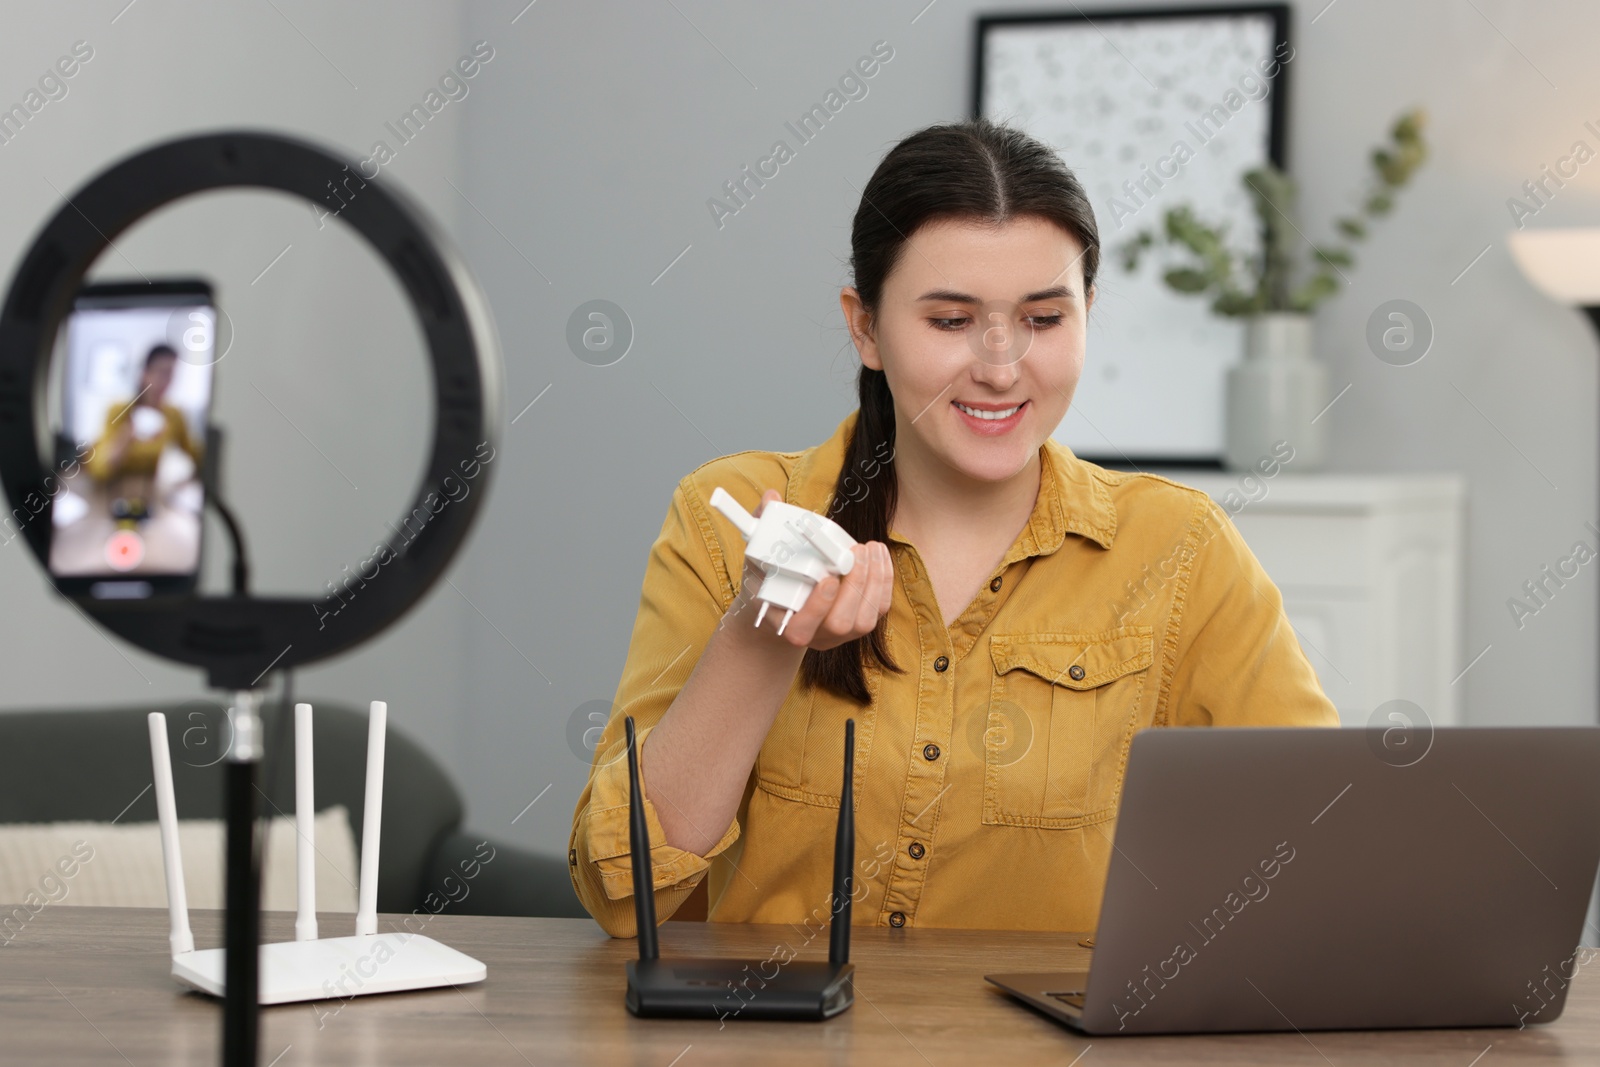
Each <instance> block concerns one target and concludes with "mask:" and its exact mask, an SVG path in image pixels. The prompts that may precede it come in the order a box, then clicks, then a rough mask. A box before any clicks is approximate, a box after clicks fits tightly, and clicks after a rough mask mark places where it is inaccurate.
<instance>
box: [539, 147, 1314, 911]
mask: <svg viewBox="0 0 1600 1067" xmlns="http://www.w3.org/2000/svg"><path fill="white" fill-rule="evenodd" d="M851 247H852V253H853V254H852V261H851V262H852V268H853V272H854V278H855V284H854V285H853V286H847V287H846V288H844V290H843V291H842V292H841V294H840V304H841V306H842V307H843V310H844V317H845V321H846V323H847V324H848V326H849V328H850V332H851V336H852V337H853V338H854V340H855V344H856V350H857V352H858V353H859V355H860V358H861V371H860V375H859V380H858V387H859V393H860V407H859V409H858V411H856V412H853V413H852V414H851V415H850V416H849V417H847V418H846V419H845V420H844V421H843V422H842V423H841V424H840V425H839V427H838V429H837V431H836V432H835V433H834V435H833V436H832V437H831V438H830V439H829V440H827V441H826V442H824V443H823V444H821V445H819V446H817V447H815V448H812V449H809V450H807V451H805V452H800V453H772V452H741V453H739V454H737V455H733V456H726V457H723V458H721V459H717V460H713V461H711V462H710V463H707V464H705V465H704V466H702V467H700V468H699V469H698V470H696V471H694V472H693V473H692V474H690V475H689V476H688V477H686V478H684V479H683V481H681V482H680V483H679V484H678V487H677V489H676V491H675V492H674V494H673V498H672V505H671V508H670V509H669V511H668V514H667V518H666V522H665V524H664V525H663V527H662V530H661V534H660V537H659V538H658V539H657V541H656V543H655V545H654V547H653V548H652V550H651V555H650V561H649V564H648V567H647V570H646V573H645V579H644V588H643V594H642V597H641V600H640V606H639V614H638V618H637V620H636V622H635V624H634V630H633V639H632V644H631V646H630V648H629V651H628V660H627V664H626V666H625V667H624V669H623V675H622V681H621V685H620V686H619V688H618V690H617V697H616V701H615V705H614V710H613V715H612V719H611V721H610V723H608V725H607V727H606V730H605V731H604V734H603V736H602V739H601V743H600V745H599V746H598V747H597V749H596V752H595V766H594V768H593V771H592V773H591V775H590V780H589V784H588V786H587V787H586V788H585V790H584V792H583V794H582V796H581V797H580V798H579V801H578V807H577V812H576V815H575V818H574V823H573V831H572V841H571V850H570V851H569V853H568V860H569V863H570V865H571V868H572V876H573V883H574V885H575V887H576V889H577V891H578V895H579V897H580V898H581V899H582V900H583V902H584V904H585V906H587V907H588V909H589V911H590V912H591V913H592V914H593V915H594V916H595V918H596V919H597V920H598V921H599V922H600V924H601V925H602V926H603V927H604V928H605V929H606V930H607V931H609V932H610V933H612V934H613V935H617V936H628V935H631V934H633V933H634V929H635V927H634V913H633V901H632V899H631V894H632V881H631V866H630V863H629V857H628V826H627V817H626V816H627V802H628V785H627V760H626V758H625V757H626V753H625V751H624V749H623V741H622V727H621V720H622V718H623V717H624V716H628V715H631V716H633V717H634V719H635V721H636V723H637V725H638V727H639V738H640V746H641V747H640V766H641V771H642V775H643V794H644V798H645V811H646V815H647V818H648V822H649V826H650V833H651V842H652V844H653V849H652V854H651V862H652V867H653V875H654V884H655V887H656V888H655V893H656V914H657V916H658V917H660V918H663V919H664V918H666V917H667V916H670V915H671V914H672V913H673V911H674V909H676V908H677V907H678V906H679V905H680V904H681V903H682V902H683V901H684V899H685V898H686V897H687V896H688V895H689V894H690V892H691V891H693V889H694V888H695V887H696V885H698V883H699V882H700V881H701V880H702V878H709V881H710V885H709V898H708V899H709V917H710V918H711V919H714V920H721V921H729V922H774V923H796V922H804V923H807V929H813V927H817V928H820V926H821V925H823V922H824V921H825V919H826V916H827V915H828V914H829V905H830V895H829V893H830V888H829V877H830V873H831V856H832V846H831V841H832V835H833V831H834V825H835V820H836V817H837V811H838V803H839V799H838V798H839V793H840V768H841V756H842V752H843V738H844V722H845V720H846V719H849V718H854V719H855V720H856V723H857V726H856V758H855V773H856V781H855V783H854V785H855V796H856V814H857V823H856V828H857V838H856V840H857V856H858V867H857V870H856V872H855V878H856V882H855V885H854V889H853V896H854V899H855V905H854V908H853V918H854V921H855V922H856V923H865V924H876V925H889V926H895V927H901V926H916V925H923V926H957V927H988V928H1018V929H1057V930H1089V929H1093V928H1094V925H1095V921H1096V918H1097V916H1098V914H1099V907H1100V894H1101V889H1102V885H1103V882H1104V879H1105V872H1106V867H1107V863H1108V859H1109V856H1110V851H1111V838H1112V831H1113V828H1114V820H1115V818H1116V813H1117V799H1118V795H1119V792H1120V789H1121V784H1122V773H1123V768H1124V766H1125V764H1126V760H1127V753H1128V745H1129V742H1130V739H1131V738H1132V735H1133V733H1134V732H1135V731H1137V730H1139V729H1142V728H1145V727H1150V726H1168V725H1288V724H1308V725H1309V724H1319V725H1334V724H1336V723H1337V721H1338V716H1337V714H1336V712H1335V710H1334V708H1333V706H1332V704H1331V703H1330V702H1329V701H1328V699H1327V697H1326V696H1325V695H1324V694H1323V693H1322V690H1321V689H1320V687H1319V686H1318V684H1317V679H1316V676H1315V674H1314V673H1313V672H1312V669H1311V667H1310V665H1309V664H1308V663H1307V662H1306V659H1305V656H1304V655H1303V654H1302V653H1301V651H1300V647H1299V644H1298V643H1297V641H1296V639H1295V635H1294V632H1293V630H1292V629H1291V628H1290V626H1289V623H1288V620H1287V619H1286V618H1285V616H1284V614H1283V608H1282V598H1281V596H1280V595H1279V593H1278V590H1277V589H1276V588H1275V587H1274V586H1273V584H1272V582H1271V581H1270V580H1269V579H1268V578H1267V576H1266V574H1265V573H1264V572H1263V570H1262V569H1261V567H1260V565H1259V564H1258V563H1257V561H1256V559H1255V557H1254V556H1253V555H1252V554H1251V553H1250V551H1249V549H1248V548H1247V547H1246V546H1245V544H1244V542H1243V541H1242V540H1241V539H1240V537H1239V534H1238V533H1237V531H1236V530H1235V529H1234V527H1233V526H1232V524H1231V523H1230V522H1229V520H1228V518H1227V516H1226V515H1225V514H1224V513H1223V512H1222V511H1221V509H1220V508H1218V507H1217V506H1216V505H1215V504H1213V503H1212V502H1211V501H1210V499H1209V498H1208V497H1206V496H1205V494H1203V493H1201V492H1199V491H1198V490H1195V489H1190V488H1187V487H1184V486H1181V485H1178V484H1177V483H1174V482H1170V481H1167V480H1166V479H1163V478H1159V477H1156V476H1154V475H1149V474H1137V473H1117V472H1112V471H1107V470H1104V469H1102V468H1100V467H1097V466H1095V465H1093V464H1090V463H1087V462H1084V461H1082V460H1080V459H1078V458H1077V457H1076V456H1074V455H1073V454H1072V453H1071V451H1069V450H1068V449H1067V448H1065V447H1063V446H1062V445H1060V444H1058V443H1057V442H1055V441H1053V440H1052V439H1051V437H1050V435H1051V432H1052V431H1054V430H1055V428H1056V426H1057V425H1058V424H1059V423H1060V421H1061V419H1062V417H1063V416H1064V415H1065V414H1066V411H1067V407H1068V405H1069V404H1070V403H1071V401H1072V394H1073V391H1074V389H1075V388H1076V386H1077V383H1078V379H1079V376H1080V374H1081V373H1082V369H1083V357H1084V333H1085V325H1086V323H1087V319H1088V314H1089V308H1090V306H1091V305H1092V303H1093V301H1094V282H1095V275H1096V271H1097V269H1098V267H1099V262H1100V242H1099V235H1098V232H1097V230H1096V227H1095V221H1094V215H1093V212H1092V211H1091V209H1090V207H1089V203H1088V200H1087V198H1086V197H1085V195H1084V192H1083V189H1082V187H1081V186H1080V185H1079V183H1078V181H1077V180H1076V179H1075V178H1074V177H1073V175H1072V173H1071V172H1070V171H1069V170H1068V169H1067V168H1066V167H1065V166H1064V165H1062V163H1061V162H1060V160H1059V159H1058V158H1057V157H1056V155H1055V153H1054V152H1053V151H1052V150H1050V149H1049V148H1047V147H1046V146H1044V145H1042V144H1040V143H1039V142H1037V141H1035V140H1033V139H1032V138H1029V137H1027V136H1026V135H1024V134H1022V133H1019V132H1017V131H1015V130H1010V129H1007V128H1004V127H1000V126H995V125H992V124H989V123H985V122H972V123H960V124H955V125H945V126H934V127H931V128H929V129H926V130H923V131H921V132H919V133H916V134H913V135H912V136H910V137H908V138H906V139H905V140H904V141H902V142H901V143H900V144H899V145H897V146H896V147H895V148H894V149H893V150H891V151H890V152H889V154H888V155H887V156H886V157H885V158H884V160H883V162H882V163H881V164H880V165H879V166H878V169H877V171H876V172H875V173H874V174H873V176H872V179H871V180H870V181H869V182H868V183H867V186H866V189H865V190H864V192H863V194H862V197H861V204H860V207H859V208H858V210H857V212H856V215H855V223H854V228H853V231H852V234H851ZM1291 444H1292V443H1291ZM718 486H721V487H723V488H725V489H726V490H728V492H730V493H732V494H733V495H734V497H735V498H737V499H738V500H739V501H740V502H741V503H742V504H743V505H744V506H745V507H746V508H748V509H751V510H754V509H755V508H756V507H757V506H758V504H763V503H764V502H765V501H767V500H774V499H783V500H786V501H788V502H789V503H792V504H797V505H799V506H801V507H805V508H809V509H812V510H814V511H819V512H822V513H824V514H828V515H831V516H832V517H833V518H834V520H835V521H836V522H838V523H839V524H840V525H841V526H843V527H844V528H845V529H846V530H847V531H849V533H850V534H851V535H852V536H853V537H854V538H855V539H856V540H857V541H858V542H860V544H859V546H858V547H857V548H856V549H855V550H854V551H855V554H856V564H855V566H854V567H853V568H852V570H851V571H850V574H849V575H848V576H846V577H845V578H843V579H842V580H840V579H834V578H829V579H826V580H824V581H823V582H821V583H819V584H818V585H817V586H816V588H815V589H814V590H813V592H812V594H811V596H810V599H809V600H808V601H807V602H806V604H805V606H804V608H803V609H802V610H801V611H799V612H798V613H796V614H795V616H794V617H793V618H792V619H791V620H789V622H788V624H787V626H786V627H785V628H784V631H783V633H782V635H781V636H780V635H779V634H778V633H777V628H778V625H779V623H780V620H781V616H782V613H780V612H769V613H768V614H767V617H766V619H765V620H764V621H763V623H762V624H761V625H759V626H757V625H754V619H755V617H756V614H757V609H756V608H755V607H754V606H752V605H751V604H750V600H751V595H752V594H753V592H754V590H755V589H756V588H757V587H758V586H759V583H760V580H761V578H762V574H761V572H760V571H759V569H757V568H755V567H754V565H751V566H748V567H741V560H742V546H743V541H742V540H741V538H740V535H739V533H738V531H737V530H736V529H735V528H734V527H733V525H732V524H731V523H729V522H728V521H726V520H725V519H724V518H723V517H722V516H720V515H718V514H716V513H713V512H712V511H711V510H710V509H709V508H708V507H707V504H706V501H707V499H708V498H709V497H710V495H711V492H712V490H713V489H715V488H716V487H718ZM735 576H741V577H742V593H741V590H740V589H739V588H736V585H735ZM736 594H738V595H736Z"/></svg>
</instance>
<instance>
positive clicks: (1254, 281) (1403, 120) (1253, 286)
mask: <svg viewBox="0 0 1600 1067" xmlns="http://www.w3.org/2000/svg"><path fill="white" fill-rule="evenodd" d="M1426 119H1427V115H1426V113H1425V112H1423V111H1422V110H1421V109H1420V108H1417V109H1413V110H1411V111H1408V112H1406V113H1405V114H1403V115H1401V116H1400V117H1399V118H1398V119H1396V120H1395V123H1394V126H1393V127H1392V128H1391V129H1390V131H1389V141H1388V143H1386V144H1383V145H1379V146H1378V147H1376V148H1374V149H1373V150H1372V156H1371V160H1372V174H1371V176H1370V178H1369V179H1368V182H1367V186H1366V188H1365V189H1364V190H1363V191H1362V193H1361V196H1360V201H1361V204H1360V207H1359V208H1357V209H1356V211H1354V212H1353V213H1352V214H1350V215H1348V216H1346V217H1344V218H1341V219H1337V220H1335V225H1336V226H1337V228H1338V231H1339V233H1340V234H1341V235H1342V240H1341V241H1339V242H1337V243H1332V244H1323V245H1311V246H1310V247H1311V263H1310V265H1309V266H1308V268H1305V269H1301V270H1298V271H1297V269H1296V259H1297V256H1296V252H1297V250H1298V248H1299V242H1300V238H1301V236H1302V235H1301V233H1300V230H1299V229H1298V228H1297V227H1296V225H1295V223H1294V221H1293V218H1294V208H1295V199H1296V196H1297V195H1298V189H1297V187H1296V185H1295V182H1294V180H1293V179H1292V178H1290V177H1289V176H1288V175H1287V174H1285V173H1284V172H1283V171H1282V170H1280V169H1278V168H1277V167H1276V166H1274V165H1272V164H1271V163H1269V164H1267V165H1266V166H1264V167H1257V168H1254V169H1252V170H1249V171H1246V172H1245V174H1244V177H1243V179H1242V180H1243V182H1244V186H1245V188H1246V189H1247V190H1248V191H1249V193H1250V197H1251V201H1252V204H1253V206H1254V208H1255V214H1256V218H1257V220H1258V223H1259V228H1258V231H1257V237H1258V238H1259V240H1260V247H1259V248H1258V249H1257V250H1256V251H1255V252H1254V253H1253V254H1250V255H1240V254H1239V253H1237V252H1236V251H1235V250H1234V249H1233V248H1232V247H1230V246H1229V244H1228V241H1227V236H1228V233H1227V230H1228V227H1227V224H1225V223H1224V224H1222V225H1220V226H1211V225H1207V224H1206V223H1204V222H1202V221H1201V220H1200V219H1198V218H1196V217H1195V214H1194V210H1193V209H1192V208H1191V207H1190V206H1189V205H1187V204H1184V205H1181V206H1179V207H1175V208H1172V209H1171V210H1169V211H1168V212H1167V214H1166V226H1165V229H1164V231H1163V232H1162V234H1161V235H1160V236H1158V235H1157V234H1155V233H1153V232H1152V231H1150V230H1144V231H1141V232H1140V233H1138V234H1135V235H1134V236H1133V237H1132V238H1130V239H1129V240H1128V241H1127V242H1126V243H1125V244H1123V245H1122V246H1121V248H1120V249H1119V251H1120V253H1121V256H1122V264H1123V266H1124V268H1126V269H1127V270H1129V271H1133V270H1137V269H1138V266H1139V261H1140V259H1141V258H1142V257H1143V255H1144V254H1145V253H1146V252H1148V251H1149V250H1150V249H1151V248H1153V247H1155V246H1156V245H1157V244H1158V243H1163V244H1165V245H1166V246H1167V247H1169V248H1176V249H1178V250H1180V251H1181V253H1182V254H1185V255H1186V256H1187V258H1188V259H1189V262H1188V263H1186V264H1183V265H1180V266H1174V267H1170V268H1169V269H1168V270H1166V271H1165V272H1164V273H1163V274H1162V277H1163V278H1164V279H1165V280H1166V283H1167V285H1169V286H1171V287H1172V288H1173V289H1175V290H1177V291H1178V292H1180V293H1193V294H1195V295H1197V296H1203V295H1209V296H1210V297H1211V310H1213V311H1215V312H1216V313H1217V314H1219V315H1231V316H1248V315H1259V314H1261V313H1263V312H1267V311H1310V310H1311V309H1312V308H1314V307H1316V306H1317V304H1319V303H1321V302H1322V301H1323V300H1326V299H1327V298H1328V297H1330V296H1332V295H1333V294H1334V293H1336V292H1338V289H1339V281H1338V279H1339V277H1341V276H1342V275H1341V272H1340V270H1339V268H1341V267H1349V266H1352V265H1354V263H1355V255H1354V253H1353V251H1352V245H1353V244H1354V243H1355V242H1357V241H1361V240H1363V239H1364V238H1365V237H1366V236H1367V229H1368V226H1369V225H1370V223H1371V222H1372V221H1374V220H1376V219H1378V218H1379V217H1381V216H1383V215H1387V214H1388V213H1389V211H1390V210H1391V209H1392V208H1393V207H1394V195H1395V191H1396V190H1398V189H1399V188H1400V187H1401V186H1403V185H1405V184H1406V182H1408V181H1409V180H1410V179H1411V175H1412V174H1413V173H1415V172H1416V170H1417V168H1418V167H1420V166H1422V163H1423V161H1424V160H1425V159H1427V157H1428V147H1427V145H1426V144H1425V143H1424V142H1423V139H1422V127H1423V125H1424V123H1425V122H1426ZM1309 243H1310V242H1309V240H1307V244H1309ZM1297 275H1298V276H1299V278H1300V279H1302V280H1299V281H1298V284H1297V283H1296V281H1297Z"/></svg>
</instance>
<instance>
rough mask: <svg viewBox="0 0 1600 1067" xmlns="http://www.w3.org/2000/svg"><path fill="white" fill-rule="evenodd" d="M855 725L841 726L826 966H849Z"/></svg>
mask: <svg viewBox="0 0 1600 1067" xmlns="http://www.w3.org/2000/svg"><path fill="white" fill-rule="evenodd" d="M855 774H856V721H855V720H854V719H846V720H845V723H844V779H843V781H842V782H841V783H840V785H839V827H838V829H837V830H836V831H834V837H833V922H832V924H831V925H830V926H829V928H828V962H829V963H831V964H833V965H834V966H836V967H837V966H840V965H842V964H846V963H849V962H850V889H851V885H852V883H853V882H854V881H855V877H854V875H853V874H852V872H853V871H854V870H855V869H856V812H855V806H856V804H855V793H856V790H855Z"/></svg>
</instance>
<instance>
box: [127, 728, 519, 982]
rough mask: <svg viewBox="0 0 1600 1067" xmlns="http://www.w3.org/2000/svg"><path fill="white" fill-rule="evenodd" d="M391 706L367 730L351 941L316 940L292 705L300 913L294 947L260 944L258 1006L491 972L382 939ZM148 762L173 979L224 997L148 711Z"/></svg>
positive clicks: (299, 739)
mask: <svg viewBox="0 0 1600 1067" xmlns="http://www.w3.org/2000/svg"><path fill="white" fill-rule="evenodd" d="M388 719H389V705H388V704H386V703H384V702H383V701H381V700H374V701H373V702H372V713H371V717H370V719H369V720H368V725H367V796H366V815H365V821H364V823H363V826H362V848H361V886H360V890H359V896H358V898H357V908H356V932H355V936H353V937H325V938H318V937H317V886H316V841H315V837H314V835H315V830H314V827H313V820H314V819H315V817H316V807H315V803H314V797H313V795H312V791H313V784H314V780H313V777H312V764H311V705H310V704H296V705H295V706H294V809H295V810H294V816H295V831H296V834H297V835H298V838H299V840H298V842H297V848H296V851H295V874H296V876H297V877H296V887H295V895H296V897H297V904H298V910H297V911H296V915H295V922H294V936H295V939H294V940H293V941H284V942H279V943H275V944H267V945H262V946H261V956H260V968H261V970H260V974H261V977H260V997H259V999H260V1002H261V1003H262V1004H293V1003H296V1002H298V1001H303V1000H332V999H344V998H347V997H352V996H358V995H364V994H368V993H398V992H401V991H403V990H407V989H431V988H435V987H438V986H456V985H470V984H472V983H474V982H481V981H483V980H484V978H485V977H487V976H488V969H487V968H486V967H485V966H484V965H483V964H482V963H480V962H479V961H477V960H475V959H473V958H472V957H471V956H468V955H466V954H465V953H462V952H457V951H456V950H455V949H453V948H450V947H449V946H448V945H441V944H440V943H439V942H437V941H435V940H433V939H432V938H428V937H423V936H422V935H421V934H411V933H402V932H398V931H397V932H394V933H387V934H380V933H378V836H379V830H380V828H381V824H382V820H383V746H384V735H385V730H386V727H387V725H388ZM150 760H151V763H152V764H153V765H154V769H155V787H156V813H157V815H158V817H159V818H160V821H161V856H162V859H163V861H164V863H165V866H166V874H167V910H168V911H169V912H170V913H171V917H172V976H173V977H174V978H176V979H177V980H178V981H180V982H182V983H183V984H185V985H188V986H193V987H194V988H195V989H198V990H200V991H201V992H202V993H210V994H212V995H213V996H218V997H220V996H222V994H223V989H224V985H225V983H224V974H225V971H224V969H223V950H222V949H220V948H208V949H202V950H200V951H198V952H197V951H195V947H194V935H193V934H191V933H190V931H189V898H188V893H187V891H186V890H185V889H184V885H183V856H182V853H181V852H180V850H179V846H178V808H177V801H176V799H175V797H174V795H173V790H172V757H171V754H170V753H169V752H168V751H167V717H166V716H165V715H163V714H162V713H161V712H159V711H157V712H151V714H150Z"/></svg>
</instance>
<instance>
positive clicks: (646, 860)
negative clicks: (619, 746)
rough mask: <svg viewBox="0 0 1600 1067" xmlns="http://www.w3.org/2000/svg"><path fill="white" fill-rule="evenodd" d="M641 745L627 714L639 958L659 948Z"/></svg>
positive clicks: (631, 851) (647, 957) (649, 957)
mask: <svg viewBox="0 0 1600 1067" xmlns="http://www.w3.org/2000/svg"><path fill="white" fill-rule="evenodd" d="M639 796H640V792H639V746H638V744H637V743H636V742H635V741H634V736H633V716H632V715H629V716H628V853H629V859H630V860H632V862H633V915H634V919H635V920H637V925H638V927H639V958H640V959H641V960H653V959H655V958H656V957H657V956H658V955H659V954H660V950H659V949H658V948H657V947H656V894H655V885H654V879H653V878H652V877H651V866H650V825H649V823H647V822H645V818H644V805H643V804H641V803H639Z"/></svg>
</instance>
